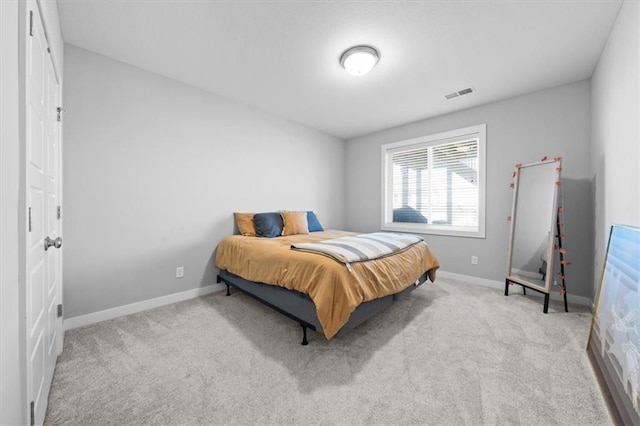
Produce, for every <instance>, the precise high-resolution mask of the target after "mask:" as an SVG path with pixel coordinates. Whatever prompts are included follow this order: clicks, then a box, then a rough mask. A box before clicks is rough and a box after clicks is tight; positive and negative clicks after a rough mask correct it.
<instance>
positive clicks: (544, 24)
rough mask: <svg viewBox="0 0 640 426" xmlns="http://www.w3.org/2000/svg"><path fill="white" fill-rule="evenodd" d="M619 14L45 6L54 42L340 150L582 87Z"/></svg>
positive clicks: (221, 4)
mask: <svg viewBox="0 0 640 426" xmlns="http://www.w3.org/2000/svg"><path fill="white" fill-rule="evenodd" d="M620 6H621V0H602V1H596V0H585V1H580V0H555V1H554V0H541V1H533V0H530V1H517V0H503V1H500V0H494V1H480V0H475V1H473V0H471V1H331V0H324V1H322V0H318V1H310V0H307V1H296V0H293V1H291V0H290V1H284V0H283V1H268V0H260V1H241V0H236V1H203V0H199V1H188V0H161V1H150V0H129V1H122V0H113V1H107V0H94V1H91V0H85V1H78V0H58V9H59V14H60V21H61V27H62V35H63V39H64V40H65V42H67V43H70V44H73V45H76V46H79V47H82V48H85V49H88V50H91V51H94V52H97V53H100V54H103V55H106V56H109V57H111V58H114V59H117V60H119V61H122V62H125V63H128V64H131V65H135V66H137V67H140V68H143V69H146V70H149V71H152V72H154V73H157V74H160V75H163V76H166V77H169V78H172V79H175V80H178V81H181V82H183V83H186V84H189V85H192V86H195V87H198V88H201V89H203V90H207V91H210V92H213V93H216V94H219V95H222V96H224V97H226V98H229V99H233V100H235V101H238V102H241V103H243V104H246V105H250V106H253V107H257V108H260V109H262V110H265V111H268V112H270V113H273V114H275V115H278V116H281V117H284V118H286V119H289V120H291V121H294V122H298V123H301V124H304V125H306V126H309V127H312V128H315V129H318V130H320V131H322V132H325V133H328V134H331V135H334V136H338V137H340V138H343V139H349V138H353V137H356V136H360V135H364V134H368V133H372V132H375V131H378V130H381V129H385V128H389V127H394V126H398V125H402V124H405V123H409V122H412V121H416V120H420V119H424V118H428V117H433V116H436V115H440V114H444V113H448V112H452V111H457V110H460V109H464V108H469V107H472V106H476V105H480V104H484V103H487V102H491V101H496V100H499V99H505V98H508V97H512V96H516V95H520V94H525V93H530V92H534V91H537V90H540V89H545V88H549V87H554V86H558V85H562V84H565V83H570V82H574V81H579V80H582V79H585V78H588V77H590V76H591V74H592V73H593V70H594V68H595V66H596V63H597V61H598V58H599V56H600V52H602V49H603V47H604V45H605V43H606V41H607V37H608V35H609V32H610V30H611V28H612V26H613V23H614V21H615V18H616V16H617V13H618V10H619V9H620ZM358 44H369V45H372V46H374V47H375V48H376V49H378V50H379V51H380V54H381V59H380V62H379V63H378V65H377V66H376V68H374V69H373V71H372V72H371V73H369V74H367V75H365V76H362V77H354V76H351V75H349V74H347V73H346V72H345V70H344V69H342V68H341V67H340V64H339V58H340V55H341V53H342V52H343V51H344V50H346V49H347V48H349V47H351V46H354V45H358ZM469 86H473V87H474V88H475V92H474V93H472V94H469V95H465V96H462V97H458V98H454V99H451V100H446V99H445V96H444V95H446V94H449V93H451V92H454V91H457V90H460V89H464V88H466V87H469Z"/></svg>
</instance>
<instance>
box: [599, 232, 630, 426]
mask: <svg viewBox="0 0 640 426" xmlns="http://www.w3.org/2000/svg"><path fill="white" fill-rule="evenodd" d="M587 353H588V355H589V359H590V361H591V364H592V366H593V368H594V371H595V373H596V376H597V377H598V381H599V382H600V387H601V388H602V391H603V395H604V397H605V399H606V401H607V403H608V405H609V408H610V411H611V414H612V416H613V417H614V419H615V421H616V423H618V424H640V228H636V227H631V226H623V225H614V226H612V227H611V231H610V234H609V243H608V245H607V252H606V255H605V260H604V265H603V268H602V273H601V276H600V281H599V285H598V292H597V295H596V301H595V309H594V311H593V319H592V322H591V330H590V333H589V340H588V342H587Z"/></svg>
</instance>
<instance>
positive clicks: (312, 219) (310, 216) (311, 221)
mask: <svg viewBox="0 0 640 426" xmlns="http://www.w3.org/2000/svg"><path fill="white" fill-rule="evenodd" d="M307 224H308V225H309V232H316V231H324V228H323V227H322V225H320V221H319V220H318V216H316V214H315V213H314V212H313V211H311V210H309V211H308V212H307Z"/></svg>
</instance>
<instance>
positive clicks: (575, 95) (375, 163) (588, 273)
mask: <svg viewBox="0 0 640 426" xmlns="http://www.w3.org/2000/svg"><path fill="white" fill-rule="evenodd" d="M453 102H455V100H454V101H453ZM589 102H590V91H589V82H588V81H581V82H577V83H573V84H569V85H565V86H561V87H557V88H553V89H549V90H544V91H541V92H537V93H533V94H530V95H526V96H520V97H517V98H512V99H508V100H504V101H500V102H494V103H491V104H487V105H483V106H480V107H477V108H471V109H468V110H464V111H460V112H456V113H452V114H447V115H443V116H439V117H435V118H432V119H428V120H423V121H419V122H415V123H412V124H408V125H405V126H401V127H396V128H392V129H388V130H384V131H381V132H378V133H374V134H371V135H368V136H364V137H360V138H355V139H351V140H348V141H347V148H346V165H347V172H346V178H347V180H346V188H347V189H346V203H347V227H348V228H350V229H354V230H358V231H375V230H379V229H380V214H381V213H380V211H381V195H380V194H381V192H380V191H381V165H380V161H381V160H380V145H382V144H385V143H388V142H395V141H400V140H404V139H409V138H414V137H418V136H423V135H430V134H434V133H439V132H444V131H447V130H453V129H458V128H462V127H467V126H472V125H476V124H480V123H486V124H487V224H486V226H487V228H486V229H487V233H486V239H475V238H462V237H446V236H431V235H429V236H427V237H426V240H427V242H428V243H429V244H430V245H431V247H432V248H433V250H434V251H435V253H436V255H437V256H438V259H439V260H440V264H441V269H442V270H445V271H448V272H454V273H459V274H465V275H472V276H476V277H480V278H485V279H490V280H500V281H502V280H504V277H505V270H506V257H507V253H506V251H507V243H508V241H507V240H508V236H509V224H508V222H507V220H506V218H507V216H508V215H510V214H511V203H512V197H513V194H512V190H511V189H509V183H510V182H511V175H512V172H513V170H514V165H515V164H516V163H525V164H526V163H532V162H536V161H539V160H540V159H541V158H542V157H543V156H550V157H554V156H562V157H563V171H562V173H563V177H564V185H563V190H564V194H565V200H564V206H565V214H566V233H567V234H568V239H567V240H566V248H567V257H568V259H569V260H570V261H572V262H573V266H571V267H570V269H569V270H568V272H567V290H568V292H569V293H570V294H573V295H577V296H584V297H590V296H591V282H592V267H591V266H592V261H593V256H592V247H593V230H592V228H593V226H592V214H591V211H592V201H591V194H590V178H591V173H590V171H589V165H590V160H589V132H590V125H589ZM472 255H476V256H478V257H479V264H478V265H476V266H474V265H471V256H472Z"/></svg>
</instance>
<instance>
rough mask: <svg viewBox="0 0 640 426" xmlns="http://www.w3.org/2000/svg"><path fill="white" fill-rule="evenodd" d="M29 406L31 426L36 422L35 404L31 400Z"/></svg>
mask: <svg viewBox="0 0 640 426" xmlns="http://www.w3.org/2000/svg"><path fill="white" fill-rule="evenodd" d="M29 408H30V411H31V426H33V425H35V424H36V405H35V404H34V402H33V401H31V405H30V407H29Z"/></svg>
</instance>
